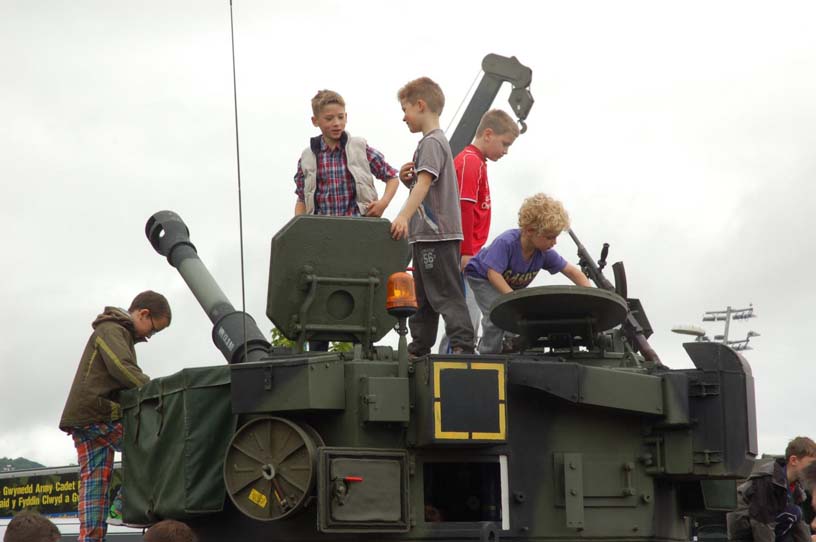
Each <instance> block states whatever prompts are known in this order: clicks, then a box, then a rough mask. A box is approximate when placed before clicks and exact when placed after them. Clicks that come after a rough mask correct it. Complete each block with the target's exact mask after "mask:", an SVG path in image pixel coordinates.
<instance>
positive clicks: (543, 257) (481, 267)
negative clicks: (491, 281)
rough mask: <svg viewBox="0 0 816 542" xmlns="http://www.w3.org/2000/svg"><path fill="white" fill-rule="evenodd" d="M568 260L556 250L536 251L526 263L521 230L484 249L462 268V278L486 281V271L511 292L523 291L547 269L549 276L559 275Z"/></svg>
mask: <svg viewBox="0 0 816 542" xmlns="http://www.w3.org/2000/svg"><path fill="white" fill-rule="evenodd" d="M566 266H567V260H565V259H564V258H562V257H561V255H560V254H558V253H557V252H556V251H555V250H553V249H550V250H547V251H546V252H541V251H540V250H536V251H535V252H533V255H532V257H531V258H530V259H529V260H525V259H524V255H523V254H522V253H521V230H520V229H513V230H507V231H506V232H504V233H502V234H501V235H499V236H498V237H496V238H495V239H494V240H493V242H492V243H490V245H489V246H487V247H485V248H483V249H482V250H480V251H479V253H478V254H477V255H476V256H474V257H473V258H472V259H471V260H470V261H469V262H468V264H467V266H466V267H465V274H466V275H470V276H472V277H479V278H482V279H485V280H487V270H488V269H492V270H493V271H495V272H497V273H499V274H501V276H502V277H504V280H506V281H507V284H508V286H510V287H511V288H512V289H514V290H519V289H521V288H526V287H527V286H528V285H529V284H530V283H531V282H533V279H534V278H535V277H536V275H537V274H538V271H539V270H540V269H546V270H547V271H549V272H550V274H551V275H554V274H556V273H560V272H561V271H563V270H564V268H565V267H566Z"/></svg>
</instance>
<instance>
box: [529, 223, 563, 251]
mask: <svg viewBox="0 0 816 542" xmlns="http://www.w3.org/2000/svg"><path fill="white" fill-rule="evenodd" d="M524 231H525V232H526V233H527V235H528V237H529V238H530V241H532V243H533V246H534V247H535V248H536V250H540V251H541V252H546V251H547V250H550V249H551V248H553V247H554V246H555V244H556V243H557V242H558V236H559V235H560V234H561V232H560V231H559V232H544V233H538V232H536V230H534V229H533V228H526V229H525V230H524Z"/></svg>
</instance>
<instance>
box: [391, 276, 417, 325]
mask: <svg viewBox="0 0 816 542" xmlns="http://www.w3.org/2000/svg"><path fill="white" fill-rule="evenodd" d="M385 308H386V310H387V311H388V314H390V315H391V316H394V317H395V318H407V317H408V316H411V315H412V314H414V313H415V312H416V310H417V301H416V294H415V293H414V278H413V277H412V276H411V275H409V274H408V273H405V272H403V271H400V272H397V273H394V274H392V275H391V276H390V277H388V286H387V289H386V297H385Z"/></svg>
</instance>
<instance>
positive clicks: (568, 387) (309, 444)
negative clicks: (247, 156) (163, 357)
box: [123, 211, 757, 541]
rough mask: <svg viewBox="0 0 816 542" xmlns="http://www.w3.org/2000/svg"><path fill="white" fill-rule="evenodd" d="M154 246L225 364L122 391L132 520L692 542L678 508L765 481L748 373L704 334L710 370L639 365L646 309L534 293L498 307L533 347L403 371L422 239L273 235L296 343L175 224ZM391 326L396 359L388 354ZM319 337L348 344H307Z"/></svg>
mask: <svg viewBox="0 0 816 542" xmlns="http://www.w3.org/2000/svg"><path fill="white" fill-rule="evenodd" d="M147 233H148V237H149V239H150V241H151V243H152V244H153V246H154V247H155V248H156V249H157V250H158V251H159V252H160V253H161V254H162V255H164V256H166V257H167V258H168V260H169V261H170V263H171V264H172V265H173V266H175V267H176V268H177V269H178V271H179V272H180V273H181V275H182V276H183V278H184V279H185V280H186V281H187V283H188V284H189V286H190V287H191V289H192V291H193V293H194V294H195V295H196V297H197V299H198V300H199V302H200V303H201V305H202V307H203V308H204V310H205V311H206V312H207V314H208V315H209V317H210V319H211V320H212V321H213V323H214V328H213V334H212V336H213V340H214V342H215V344H216V346H217V347H218V349H219V350H220V351H221V352H222V353H223V355H224V357H225V358H226V360H227V362H228V364H226V365H217V366H213V367H205V368H194V369H185V370H183V371H181V372H180V373H178V374H175V375H171V376H169V377H165V378H159V379H155V380H153V381H151V382H149V383H148V384H147V385H146V386H144V387H143V388H141V389H140V390H132V391H129V392H127V393H126V394H125V397H124V398H123V407H124V414H125V418H124V423H125V427H126V430H125V444H124V487H125V501H126V503H125V510H124V518H125V521H126V522H128V523H137V524H143V523H149V522H152V521H156V520H158V519H160V518H167V517H170V518H177V519H181V520H184V521H187V522H189V523H190V524H191V525H193V526H194V527H195V529H196V530H197V532H198V534H199V536H200V537H201V539H202V541H207V540H213V541H216V540H217V541H228V540H242V541H246V540H253V541H255V540H257V541H262V540H292V541H321V540H345V539H353V540H372V541H373V540H395V541H396V540H437V539H444V540H498V539H500V538H506V539H509V540H545V539H546V540H580V539H612V538H614V539H618V540H632V541H635V540H683V539H685V538H686V536H687V527H686V523H685V520H684V517H685V516H689V515H694V514H698V513H705V512H706V511H713V510H722V509H727V508H729V507H730V506H733V500H734V483H733V480H734V479H736V478H744V477H745V476H747V475H748V474H749V472H750V470H751V466H752V464H753V458H754V457H755V455H756V448H757V447H756V429H755V414H754V397H753V380H752V377H751V371H750V368H749V366H748V364H747V362H746V361H745V360H744V359H743V358H742V357H741V356H740V355H739V354H738V353H736V352H735V351H733V350H731V349H729V348H728V347H727V346H723V345H721V344H719V343H699V342H694V343H688V344H685V345H684V347H685V349H686V352H687V353H688V355H689V356H690V358H691V360H692V361H693V363H694V365H695V367H696V369H686V370H670V369H668V368H667V367H665V366H663V365H662V364H661V363H660V362H659V361H656V360H652V361H649V360H647V359H646V358H644V356H643V355H641V353H639V351H638V350H639V347H638V343H637V342H636V341H634V340H632V338H631V334H629V333H628V332H627V323H626V321H627V318H631V317H634V318H635V319H636V322H635V324H634V325H640V326H641V327H640V333H641V335H644V334H645V335H648V320H647V319H646V318H645V315H644V314H643V312H642V307H640V304H639V303H637V302H636V300H628V301H627V300H626V299H624V298H623V297H621V296H619V295H618V294H617V293H615V292H610V291H607V290H605V289H601V288H598V289H595V288H580V287H572V286H569V287H567V286H551V287H538V288H529V289H527V290H522V291H518V292H515V293H513V294H508V295H507V296H505V297H503V298H501V299H500V301H499V302H497V304H496V305H495V307H494V308H493V310H492V318H493V319H494V321H495V322H496V323H497V324H498V325H500V326H502V327H503V328H505V329H507V330H509V331H512V332H514V333H518V334H519V336H520V339H521V341H520V342H521V344H522V347H523V351H521V352H518V353H513V354H507V355H491V356H476V355H466V356H463V355H459V356H455V355H431V356H428V357H424V358H420V359H416V360H410V361H409V360H408V357H407V353H406V351H405V348H404V345H405V333H406V327H405V317H406V316H407V315H408V314H409V313H410V303H408V304H401V303H400V302H399V299H397V300H396V301H395V300H394V299H395V298H393V297H389V292H388V290H389V287H388V284H389V277H390V276H391V275H392V274H394V273H399V272H401V271H403V270H404V269H405V266H406V264H407V263H408V258H409V248H408V245H407V244H406V243H405V242H404V241H394V240H392V239H391V237H390V234H389V222H388V221H386V220H383V219H365V218H357V219H354V218H334V217H318V216H299V217H296V218H294V219H292V220H291V221H290V222H289V223H288V224H287V225H286V226H285V227H284V228H283V229H282V230H281V231H280V232H279V233H278V234H277V235H275V237H274V238H273V240H272V248H271V264H270V276H269V292H268V303H267V316H268V317H269V319H270V320H271V321H272V322H273V323H274V324H275V326H276V327H277V328H278V329H280V330H281V332H282V333H283V334H284V335H285V336H286V337H288V338H290V339H292V340H294V341H296V346H295V347H294V348H293V349H281V348H273V347H270V345H269V343H268V342H267V341H266V339H265V338H264V336H263V333H261V332H260V331H259V329H258V327H257V325H256V324H255V322H254V321H253V320H252V318H251V317H249V316H248V315H246V314H244V313H242V312H240V311H236V310H235V309H234V308H233V307H232V305H231V304H230V303H229V302H228V301H227V299H226V297H225V296H224V295H223V293H222V292H221V290H220V289H219V288H218V286H217V284H216V283H215V281H214V280H213V279H212V277H211V276H210V274H209V273H208V272H207V270H206V268H205V267H204V265H203V263H202V262H201V260H200V259H199V258H198V255H197V253H196V250H195V248H194V246H193V245H192V243H191V242H190V238H189V234H188V229H187V227H186V225H185V224H184V223H183V221H182V220H181V218H180V217H179V216H178V215H176V214H175V213H172V212H170V211H164V212H160V213H157V214H156V215H154V216H153V217H151V219H150V220H149V222H148V224H147ZM596 271H597V268H596ZM398 276H399V274H398ZM399 289H400V286H394V285H393V283H392V285H391V290H392V292H391V294H392V295H395V294H398V293H399V292H397V290H399ZM403 289H404V287H403ZM409 297H410V295H409ZM387 304H388V305H390V306H391V307H392V314H393V316H392V315H391V314H389V312H388V310H387V309H386V305H387ZM633 306H635V307H637V308H638V310H639V312H638V314H633V312H632V310H631V308H632V307H633ZM392 328H396V329H397V330H398V332H399V333H400V335H401V337H400V346H399V348H397V349H396V350H394V349H393V348H391V347H384V346H377V345H376V341H378V340H380V339H381V338H382V337H383V336H384V335H385V334H386V333H387V332H388V331H390V330H391V329H392ZM310 339H322V340H336V341H351V342H353V343H354V348H353V351H351V352H346V353H312V352H303V351H302V348H301V347H302V346H303V345H304V344H305V342H306V341H308V340H310Z"/></svg>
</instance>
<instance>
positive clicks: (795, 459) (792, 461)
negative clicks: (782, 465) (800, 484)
mask: <svg viewBox="0 0 816 542" xmlns="http://www.w3.org/2000/svg"><path fill="white" fill-rule="evenodd" d="M814 461H816V457H811V456H808V455H805V456H802V457H799V456H795V455H792V456H790V457H789V458H788V462H787V465H788V467H787V468H788V473H789V477H791V478H793V479H797V478H800V477H801V475H802V473H803V472H804V470H805V467H807V466H808V465H810V464H811V463H813V462H814Z"/></svg>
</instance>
